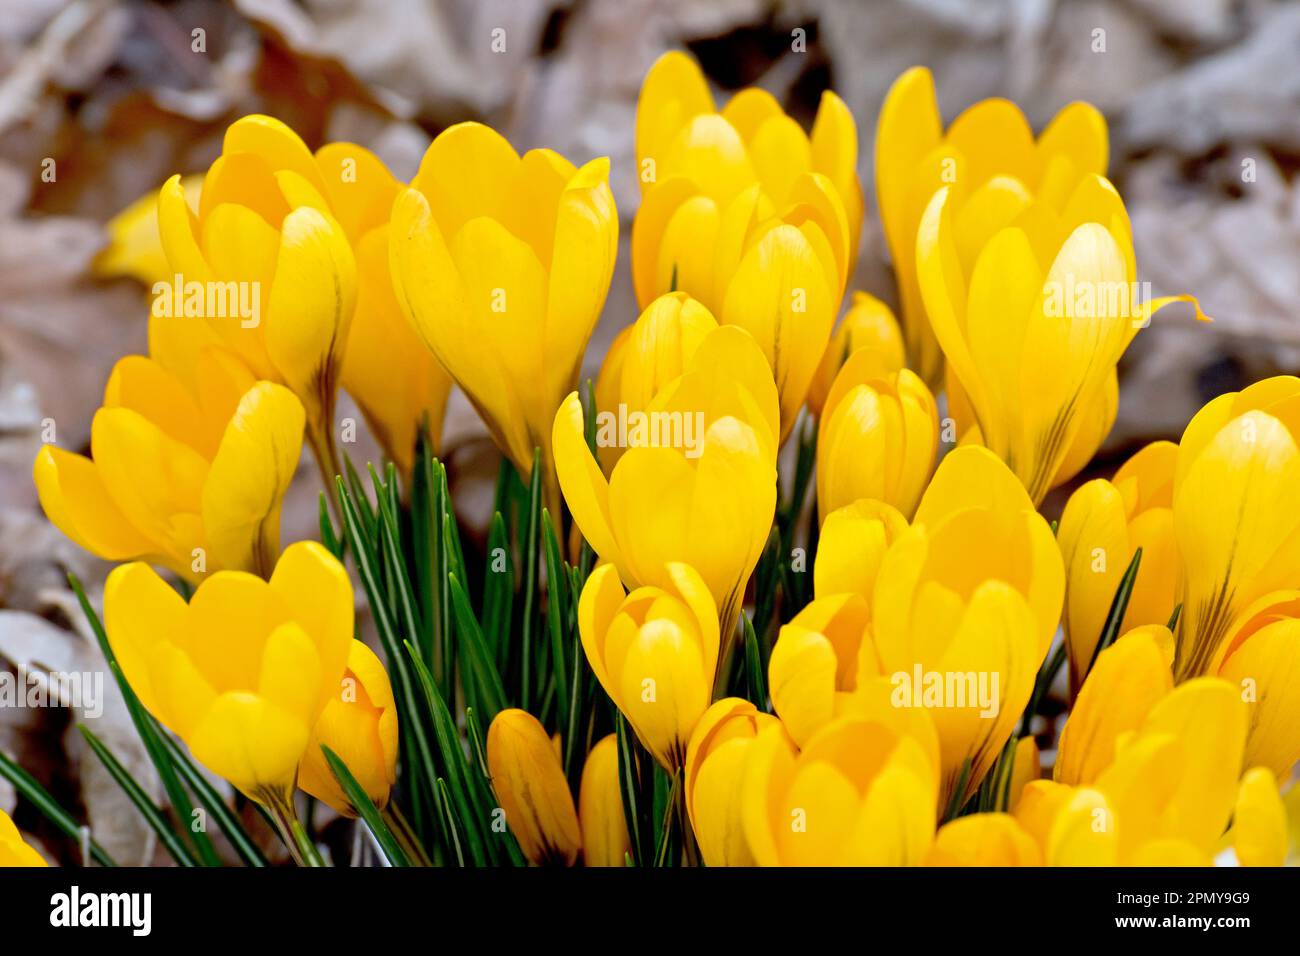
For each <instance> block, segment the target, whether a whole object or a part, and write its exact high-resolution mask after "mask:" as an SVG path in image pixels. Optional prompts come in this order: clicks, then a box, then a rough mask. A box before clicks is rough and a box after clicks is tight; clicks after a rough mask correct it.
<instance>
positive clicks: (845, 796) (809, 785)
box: [741, 712, 938, 866]
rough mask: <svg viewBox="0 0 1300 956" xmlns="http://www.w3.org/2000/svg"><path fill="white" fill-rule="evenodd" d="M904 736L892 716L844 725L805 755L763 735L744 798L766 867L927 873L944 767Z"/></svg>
mask: <svg viewBox="0 0 1300 956" xmlns="http://www.w3.org/2000/svg"><path fill="white" fill-rule="evenodd" d="M894 713H897V712H894ZM900 728H901V725H900V724H899V723H898V722H895V721H893V720H891V719H890V715H889V713H888V712H884V713H882V714H881V715H880V717H879V718H867V717H859V716H846V717H841V718H839V719H837V720H835V721H834V722H832V723H830V724H827V725H826V726H825V727H823V728H822V729H821V730H820V731H819V732H818V733H817V735H816V736H815V737H813V739H812V740H810V741H809V742H808V744H807V746H805V747H804V748H803V749H802V750H798V751H797V750H796V749H795V748H794V746H793V744H791V743H790V741H789V740H788V738H787V737H786V735H785V731H784V730H783V729H782V728H781V727H780V726H778V725H769V726H767V727H765V728H763V729H762V730H760V731H759V732H758V736H757V737H756V738H755V739H754V742H753V744H752V748H753V752H752V753H751V754H749V755H748V757H747V758H746V761H745V778H744V783H743V785H742V791H743V796H742V798H741V799H742V801H743V802H742V809H741V813H742V817H743V820H744V827H745V839H746V841H747V842H748V844H749V848H750V850H751V851H752V852H753V854H754V859H755V860H756V861H757V863H758V864H759V866H912V865H916V864H919V863H920V862H921V861H922V860H923V859H924V857H925V853H926V851H927V849H928V848H929V846H930V842H931V840H932V839H933V838H934V824H935V804H936V801H937V799H938V768H937V767H936V766H935V764H934V763H933V760H932V756H931V755H930V754H929V753H927V750H926V748H925V747H924V746H923V745H922V744H921V743H919V742H918V741H917V740H916V739H915V738H913V737H911V736H910V735H909V734H908V733H907V732H906V731H905V730H903V729H900Z"/></svg>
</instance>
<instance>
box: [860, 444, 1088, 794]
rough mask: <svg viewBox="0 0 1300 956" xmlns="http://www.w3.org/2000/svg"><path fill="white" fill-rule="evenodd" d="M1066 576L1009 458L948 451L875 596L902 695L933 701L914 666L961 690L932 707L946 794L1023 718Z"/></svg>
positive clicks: (886, 666)
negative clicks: (1005, 461) (918, 681)
mask: <svg viewBox="0 0 1300 956" xmlns="http://www.w3.org/2000/svg"><path fill="white" fill-rule="evenodd" d="M1064 577H1065V575H1064V570H1063V568H1062V565H1061V555H1060V552H1059V551H1058V550H1057V547H1056V541H1055V540H1054V538H1053V537H1052V531H1051V528H1050V527H1048V525H1047V522H1046V521H1044V520H1043V518H1042V517H1041V516H1040V515H1039V514H1038V513H1037V512H1036V511H1035V510H1034V506H1033V503H1032V502H1031V501H1030V500H1029V496H1028V495H1027V494H1026V493H1025V490H1024V488H1023V487H1022V486H1021V484H1020V482H1019V481H1018V480H1017V478H1016V476H1015V475H1013V474H1012V473H1011V471H1010V470H1009V469H1008V468H1007V467H1006V465H1004V464H1003V463H1002V462H1001V461H1000V460H999V459H998V458H997V457H996V456H994V455H993V454H992V453H991V452H990V451H989V450H988V449H986V448H981V447H979V446H966V447H962V448H958V449H956V450H955V451H953V452H951V453H950V454H949V455H948V456H947V457H945V458H944V460H943V461H942V462H941V463H940V465H939V468H938V469H937V471H936V472H935V475H934V479H933V480H932V481H931V482H930V485H929V487H928V488H927V489H926V492H925V494H924V496H923V497H922V499H921V503H920V505H919V506H918V508H917V510H916V516H915V518H914V519H913V523H912V526H911V527H910V528H908V529H907V530H905V531H904V532H903V533H902V534H901V535H900V536H899V537H898V539H897V540H896V541H894V543H893V544H892V545H891V546H890V548H889V550H888V551H887V552H886V553H885V556H884V559H883V560H882V561H881V565H880V572H879V574H878V576H877V578H876V587H875V594H874V602H873V607H872V637H873V642H874V645H875V648H876V651H877V653H878V655H879V663H880V668H881V673H882V674H884V675H888V676H889V677H890V679H891V680H893V681H895V682H896V685H897V686H896V689H897V690H898V691H899V692H900V694H901V695H902V698H903V702H904V703H908V704H909V705H910V706H926V700H927V697H926V694H925V693H923V687H917V686H915V685H916V676H917V675H918V673H919V676H920V679H921V680H922V681H923V682H927V683H933V682H934V681H935V680H939V681H941V682H942V683H943V685H944V687H945V688H947V687H949V686H953V685H957V686H960V688H961V689H962V691H963V693H961V694H958V693H957V689H956V687H955V686H954V689H953V694H952V697H953V699H951V700H949V699H946V697H947V694H948V691H947V690H946V689H945V692H944V694H945V699H944V700H943V701H942V705H941V706H927V709H929V710H930V716H931V717H932V718H933V719H934V723H935V726H936V728H937V729H938V733H939V740H940V745H941V749H942V755H943V773H942V782H943V792H944V793H945V795H949V794H951V793H952V792H953V790H954V788H956V787H957V785H958V783H959V781H962V780H964V781H965V783H964V788H963V789H964V792H963V793H962V794H960V795H959V796H960V798H961V799H964V798H965V796H966V795H968V794H969V793H971V792H973V791H974V789H975V788H976V787H977V786H978V785H979V782H980V780H981V779H982V778H983V777H984V774H985V773H986V772H987V771H988V769H989V768H990V767H991V766H992V765H993V763H994V761H995V760H996V759H997V756H998V754H999V752H1000V751H1001V749H1002V747H1003V745H1004V744H1005V743H1006V740H1007V738H1008V737H1009V736H1010V734H1011V731H1012V729H1013V728H1014V727H1015V724H1016V722H1017V721H1018V720H1019V719H1020V714H1021V712H1022V711H1023V710H1024V707H1025V704H1026V703H1027V702H1028V700H1029V696H1030V693H1031V692H1032V690H1033V685H1034V679H1035V676H1036V674H1037V672H1038V668H1039V666H1040V664H1041V663H1042V661H1043V658H1044V657H1045V656H1046V654H1047V649H1048V647H1049V646H1050V644H1051V641H1052V637H1053V635H1054V634H1055V633H1056V627H1057V622H1058V621H1059V620H1060V614H1061V603H1062V597H1063V592H1064V586H1065V581H1064ZM981 681H982V682H983V683H982V684H981ZM980 687H983V690H982V691H981V690H980ZM976 697H979V698H985V699H984V700H983V701H982V702H981V701H980V700H976V699H972V698H976ZM968 763H969V767H968V768H967V767H966V765H967V764H968ZM945 799H946V797H945Z"/></svg>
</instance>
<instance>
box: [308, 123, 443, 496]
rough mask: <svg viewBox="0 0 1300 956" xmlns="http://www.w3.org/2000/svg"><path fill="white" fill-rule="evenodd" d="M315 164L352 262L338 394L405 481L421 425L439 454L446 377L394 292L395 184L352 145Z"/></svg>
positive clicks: (332, 147)
mask: <svg viewBox="0 0 1300 956" xmlns="http://www.w3.org/2000/svg"><path fill="white" fill-rule="evenodd" d="M316 164H317V165H318V166H319V167H320V170H321V174H322V176H323V177H324V179H325V188H326V195H327V197H328V199H329V202H330V206H331V208H332V209H333V211H334V215H335V216H337V217H338V222H339V225H341V226H342V227H343V231H344V233H346V234H347V237H348V241H349V242H350V243H351V244H352V248H353V250H354V252H355V254H356V260H357V304H356V313H355V315H354V317H353V319H352V327H351V331H350V332H349V334H348V346H347V352H346V355H345V357H344V360H343V370H342V382H343V387H344V388H345V389H347V391H348V392H349V394H351V395H352V397H353V398H355V399H356V401H357V404H358V405H359V406H360V407H361V411H362V413H363V414H364V415H365V416H366V422H367V423H368V424H369V426H370V430H371V432H373V433H374V436H375V438H376V439H377V440H378V441H379V444H380V446H381V447H382V448H383V449H384V453H385V454H386V455H387V456H388V458H389V459H390V460H391V461H393V462H394V463H395V464H396V465H397V467H398V469H399V470H400V471H401V472H402V473H403V474H407V475H409V474H410V471H411V465H412V462H413V461H414V458H415V440H416V435H417V433H418V431H419V428H420V426H421V424H422V422H427V423H428V429H429V439H430V441H431V442H432V444H433V447H434V449H435V451H436V449H437V448H438V444H439V439H440V438H441V435H442V421H443V416H444V413H445V411H446V408H447V393H448V392H449V391H450V390H451V377H450V376H448V375H447V373H446V371H445V370H444V369H443V368H442V366H441V365H439V364H438V360H437V359H436V358H435V357H434V356H433V354H432V353H431V352H430V351H429V350H428V349H426V348H425V347H424V343H423V342H421V341H420V338H419V336H417V335H416V334H415V329H414V328H412V326H411V323H410V322H409V321H408V320H407V318H406V316H405V315H404V314H403V313H402V307H401V304H400V303H399V302H398V301H397V296H396V295H395V294H394V292H393V280H392V277H391V275H390V272H389V266H388V236H389V225H388V221H389V215H390V213H391V212H392V209H393V202H394V200H396V198H397V195H398V193H400V192H401V190H402V185H401V184H400V183H399V182H398V181H397V180H396V179H394V178H393V176H392V174H391V173H390V172H389V171H388V169H387V167H385V166H384V164H383V163H382V162H381V161H380V160H379V159H378V158H377V157H376V156H375V155H374V154H373V153H371V152H370V151H369V150H367V149H364V148H362V147H360V146H356V145H354V144H352V143H330V144H328V145H326V146H323V147H321V149H319V150H317V152H316Z"/></svg>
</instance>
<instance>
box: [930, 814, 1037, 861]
mask: <svg viewBox="0 0 1300 956" xmlns="http://www.w3.org/2000/svg"><path fill="white" fill-rule="evenodd" d="M925 865H926V866H1042V865H1043V852H1042V850H1041V849H1039V846H1038V844H1037V843H1036V842H1035V841H1034V838H1033V837H1031V836H1030V835H1029V834H1028V833H1026V832H1025V831H1024V829H1023V828H1022V827H1021V826H1020V824H1019V823H1017V822H1016V818H1015V817H1013V816H1011V815H1010V814H1006V813H972V814H970V815H969V816H964V817H958V818H957V819H956V820H950V821H949V822H948V823H945V824H944V825H943V826H941V827H940V828H939V832H938V833H936V834H935V835H934V844H933V845H932V846H931V847H930V852H929V853H927V854H926V857H925Z"/></svg>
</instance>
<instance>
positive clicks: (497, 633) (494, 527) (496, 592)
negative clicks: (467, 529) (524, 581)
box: [483, 511, 514, 671]
mask: <svg viewBox="0 0 1300 956" xmlns="http://www.w3.org/2000/svg"><path fill="white" fill-rule="evenodd" d="M513 601H514V569H513V568H512V567H511V565H510V535H509V532H508V531H507V529H506V521H505V518H503V517H502V515H501V512H500V511H498V512H497V513H496V514H494V515H493V516H492V523H491V524H490V526H489V527H488V537H487V561H486V566H485V567H484V569H483V638H484V640H486V641H487V645H488V647H489V648H491V650H492V654H493V657H494V658H495V660H496V664H497V670H498V671H500V670H502V669H503V668H504V666H505V662H506V653H507V651H508V649H509V645H510V610H511V606H512V604H513Z"/></svg>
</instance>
